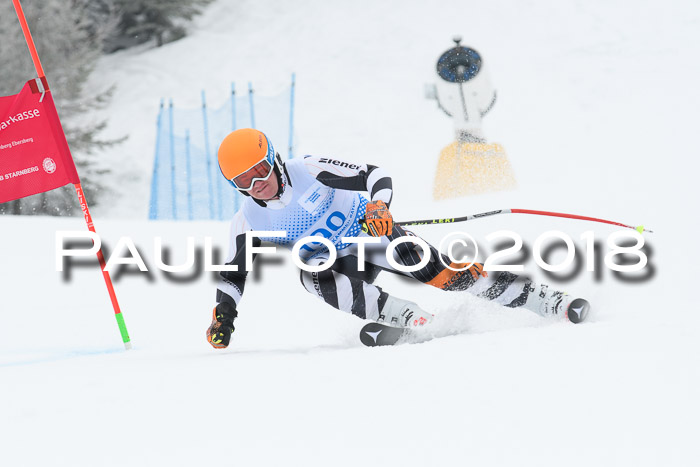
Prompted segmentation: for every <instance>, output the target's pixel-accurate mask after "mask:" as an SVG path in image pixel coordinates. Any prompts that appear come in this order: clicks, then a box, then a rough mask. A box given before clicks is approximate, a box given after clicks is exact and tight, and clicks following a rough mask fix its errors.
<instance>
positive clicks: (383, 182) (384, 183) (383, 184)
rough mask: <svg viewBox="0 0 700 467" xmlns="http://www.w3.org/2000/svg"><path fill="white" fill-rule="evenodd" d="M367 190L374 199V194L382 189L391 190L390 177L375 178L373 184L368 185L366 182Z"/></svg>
mask: <svg viewBox="0 0 700 467" xmlns="http://www.w3.org/2000/svg"><path fill="white" fill-rule="evenodd" d="M367 190H368V191H369V194H370V196H371V197H372V199H373V200H374V199H375V195H376V194H377V193H378V192H380V191H384V190H389V191H392V190H391V179H390V178H389V177H384V178H380V179H379V180H377V183H375V184H374V185H372V186H369V184H368V186H367ZM385 201H386V200H385Z"/></svg>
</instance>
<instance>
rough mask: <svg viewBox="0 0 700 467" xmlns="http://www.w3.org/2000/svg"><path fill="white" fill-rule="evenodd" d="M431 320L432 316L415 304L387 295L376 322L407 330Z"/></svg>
mask: <svg viewBox="0 0 700 467" xmlns="http://www.w3.org/2000/svg"><path fill="white" fill-rule="evenodd" d="M432 320H433V315H431V314H430V313H428V312H427V311H425V310H423V309H422V308H421V307H419V306H418V305H416V304H415V303H413V302H409V301H408V300H402V299H400V298H396V297H392V296H391V295H389V296H388V297H387V299H386V302H384V306H383V307H382V309H381V311H380V312H379V318H378V319H377V322H378V323H383V324H386V325H388V326H394V327H401V328H408V327H418V326H423V325H425V324H428V323H430V322H431V321H432Z"/></svg>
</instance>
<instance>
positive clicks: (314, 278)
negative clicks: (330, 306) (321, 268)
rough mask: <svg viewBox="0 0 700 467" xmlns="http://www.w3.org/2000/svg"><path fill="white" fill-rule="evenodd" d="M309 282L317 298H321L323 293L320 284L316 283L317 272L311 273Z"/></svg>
mask: <svg viewBox="0 0 700 467" xmlns="http://www.w3.org/2000/svg"><path fill="white" fill-rule="evenodd" d="M311 280H312V281H313V283H314V290H316V293H317V294H318V296H319V297H321V298H323V292H321V284H320V282H319V281H318V273H317V272H312V273H311Z"/></svg>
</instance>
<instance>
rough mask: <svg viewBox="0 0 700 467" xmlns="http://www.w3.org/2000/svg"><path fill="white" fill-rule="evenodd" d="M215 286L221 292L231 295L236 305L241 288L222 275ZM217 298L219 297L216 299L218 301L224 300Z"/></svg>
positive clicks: (239, 297)
mask: <svg viewBox="0 0 700 467" xmlns="http://www.w3.org/2000/svg"><path fill="white" fill-rule="evenodd" d="M216 288H217V289H218V290H219V291H221V292H222V293H224V294H226V295H228V296H229V297H231V298H232V299H233V300H234V301H235V302H236V306H238V304H239V303H240V301H241V298H242V295H241V290H240V289H239V288H238V287H236V286H235V284H234V283H233V282H230V281H228V280H226V279H224V278H223V277H220V278H219V281H218V284H217V286H216ZM219 298H220V299H219V300H217V301H218V302H222V301H224V300H223V299H222V298H221V297H219Z"/></svg>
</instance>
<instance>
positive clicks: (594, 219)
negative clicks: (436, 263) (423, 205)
mask: <svg viewBox="0 0 700 467" xmlns="http://www.w3.org/2000/svg"><path fill="white" fill-rule="evenodd" d="M498 214H534V215H536V216H551V217H565V218H568V219H579V220H583V221H591V222H601V223H603V224H611V225H617V226H620V227H625V228H627V229H633V230H636V231H637V232H639V233H642V232H649V233H654V232H653V231H651V230H649V229H645V228H644V226H643V225H638V226H636V227H635V226H632V225H627V224H622V223H620V222H614V221H608V220H605V219H598V218H597V217H586V216H579V215H576V214H564V213H561V212H549V211H533V210H532V209H499V210H497V211H488V212H482V213H479V214H469V215H466V216H463V217H448V218H444V219H426V220H420V221H403V222H394V225H402V226H407V225H426V224H454V223H456V222H466V221H471V220H474V219H480V218H482V217H489V216H495V215H498ZM361 222H364V219H363V220H362V221H361Z"/></svg>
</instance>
